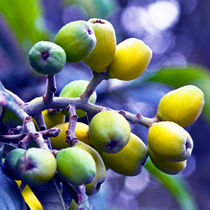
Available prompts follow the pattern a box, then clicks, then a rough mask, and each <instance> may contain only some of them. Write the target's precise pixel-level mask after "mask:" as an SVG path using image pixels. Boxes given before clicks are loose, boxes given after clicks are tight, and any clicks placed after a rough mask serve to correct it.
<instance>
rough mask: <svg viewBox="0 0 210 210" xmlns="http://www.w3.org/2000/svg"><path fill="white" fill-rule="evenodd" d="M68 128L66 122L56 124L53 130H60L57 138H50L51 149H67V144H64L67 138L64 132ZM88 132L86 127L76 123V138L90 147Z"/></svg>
mask: <svg viewBox="0 0 210 210" xmlns="http://www.w3.org/2000/svg"><path fill="white" fill-rule="evenodd" d="M68 127H69V123H68V122H67V123H62V124H58V125H56V126H55V128H57V129H60V133H59V135H58V136H56V137H51V138H50V140H51V143H52V146H53V148H55V149H63V148H67V147H69V143H67V142H66V136H67V134H66V131H67V130H68ZM88 130H89V127H88V125H86V124H84V123H81V122H77V124H76V128H75V135H76V137H77V138H78V139H79V140H80V141H82V142H84V143H86V144H89V145H90V139H89V137H88Z"/></svg>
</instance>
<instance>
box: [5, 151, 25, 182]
mask: <svg viewBox="0 0 210 210" xmlns="http://www.w3.org/2000/svg"><path fill="white" fill-rule="evenodd" d="M25 152H26V150H24V149H20V148H17V149H13V150H12V151H10V152H9V153H8V154H7V156H6V158H5V169H6V170H7V171H8V172H9V174H10V175H11V176H12V177H13V178H14V179H16V180H19V179H20V177H19V176H18V173H17V171H16V165H17V161H18V159H19V158H20V157H21V156H22V155H24V154H25Z"/></svg>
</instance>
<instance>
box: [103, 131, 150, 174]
mask: <svg viewBox="0 0 210 210" xmlns="http://www.w3.org/2000/svg"><path fill="white" fill-rule="evenodd" d="M101 156H102V159H103V160H104V162H105V164H106V166H108V167H109V168H110V169H112V170H113V171H115V172H117V173H120V174H123V175H126V176H135V175H137V174H139V173H140V172H141V167H142V165H143V164H144V163H145V161H146V158H147V156H148V151H147V147H146V145H145V144H144V142H143V141H142V140H141V139H140V138H139V137H138V136H136V135H135V134H133V133H131V136H130V139H129V141H128V143H127V145H126V146H125V147H124V148H123V149H122V150H121V151H120V152H118V153H115V154H110V153H106V152H102V153H101Z"/></svg>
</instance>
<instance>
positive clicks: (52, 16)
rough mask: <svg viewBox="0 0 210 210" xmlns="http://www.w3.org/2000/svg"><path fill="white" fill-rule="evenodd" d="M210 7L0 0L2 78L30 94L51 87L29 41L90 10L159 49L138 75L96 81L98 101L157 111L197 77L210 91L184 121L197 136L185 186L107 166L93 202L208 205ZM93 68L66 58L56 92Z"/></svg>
mask: <svg viewBox="0 0 210 210" xmlns="http://www.w3.org/2000/svg"><path fill="white" fill-rule="evenodd" d="M209 11H210V1H204V0H200V1H199V0H167V1H166V0H156V1H155V0H141V1H139V0H1V1H0V80H1V81H2V83H3V84H4V86H5V87H6V88H7V89H9V90H11V91H13V92H14V93H16V94H17V95H19V96H20V97H21V98H22V99H24V100H25V101H29V100H31V99H33V98H34V97H37V96H40V95H42V94H43V93H44V90H45V78H44V77H42V76H40V75H38V74H35V73H34V72H33V71H32V69H31V68H30V67H29V64H28V60H27V53H28V51H29V49H30V48H31V46H32V45H33V44H34V43H35V42H37V41H40V40H51V41H53V39H54V37H55V34H56V33H57V32H58V30H59V28H61V27H62V26H63V25H64V24H66V23H68V22H70V21H74V20H88V19H89V18H91V17H96V18H104V19H107V20H109V21H110V22H111V23H112V24H113V26H114V28H115V30H116V35H117V41H118V43H119V42H121V41H122V40H124V39H126V38H129V37H136V38H139V39H142V40H143V41H144V42H145V43H146V44H148V45H149V46H150V47H151V48H152V50H153V58H152V61H151V64H150V65H149V67H148V68H147V70H146V71H145V73H144V74H143V75H142V76H141V77H140V78H138V79H136V80H134V81H132V82H124V81H119V80H110V81H105V82H103V83H102V84H101V85H100V86H99V87H98V89H97V94H98V99H97V103H98V104H103V105H106V106H109V107H111V108H114V109H125V110H128V111H131V112H133V113H137V112H140V113H142V114H144V115H145V116H148V117H153V116H154V115H155V113H156V109H157V105H158V102H159V100H160V98H161V97H162V96H163V95H164V94H165V93H167V92H168V91H170V90H172V89H174V88H177V87H180V86H183V85H186V84H194V85H197V86H198V87H200V88H201V89H202V90H203V91H204V93H205V100H206V105H205V108H204V112H203V114H202V116H201V117H200V118H199V119H198V120H197V121H196V122H195V123H194V124H193V125H191V126H189V127H188V128H186V129H187V130H188V131H189V132H190V134H191V136H192V138H193V139H194V145H195V146H194V150H193V155H192V157H191V158H190V159H189V161H188V166H187V168H186V169H185V170H184V171H183V172H182V173H181V174H179V175H178V176H176V177H175V179H173V178H172V180H173V183H172V185H174V183H175V184H177V186H178V187H182V188H180V189H181V190H180V191H181V193H179V192H178V193H177V192H176V190H174V189H175V188H173V186H172V187H169V186H170V180H169V183H167V181H166V182H164V183H165V184H162V183H161V181H160V180H159V179H158V178H157V177H154V176H152V175H150V174H149V173H148V172H147V171H146V170H145V169H143V171H142V173H141V174H140V175H138V176H136V177H124V176H121V175H119V174H117V173H114V172H112V171H110V170H109V171H108V177H107V180H106V182H105V184H104V185H103V186H102V189H101V191H100V192H99V193H98V194H97V195H95V196H92V197H90V201H91V203H92V205H93V206H94V209H96V210H98V209H99V210H108V209H113V210H126V209H133V210H156V209H161V210H168V209H170V210H173V209H174V210H175V209H189V210H191V209H201V210H203V209H205V210H208V209H210V200H209V196H210V187H209V186H210V178H209V177H210V167H209V162H210V155H209V150H210V141H209V140H210V124H209V123H210V73H209V70H208V69H209V68H210V59H209V47H210V27H209V25H210V12H209ZM91 75H92V74H91V70H90V69H89V67H87V66H86V65H85V64H84V63H82V62H81V63H76V64H69V63H68V64H67V65H66V66H65V69H64V70H63V71H62V72H61V73H59V74H58V75H57V77H56V79H57V86H58V91H57V95H58V94H59V93H60V91H61V89H62V88H63V87H64V86H65V85H66V84H67V83H69V82H70V81H72V80H75V79H87V80H89V79H90V78H91ZM132 131H133V132H134V133H136V134H137V135H138V136H140V137H141V138H142V139H143V140H144V141H145V142H146V139H147V129H146V128H144V127H142V126H140V125H132ZM176 178H177V179H176ZM174 180H176V181H177V180H179V181H180V180H181V181H182V182H181V184H180V182H175V181H174ZM188 202H190V203H189V205H188ZM187 206H188V208H187Z"/></svg>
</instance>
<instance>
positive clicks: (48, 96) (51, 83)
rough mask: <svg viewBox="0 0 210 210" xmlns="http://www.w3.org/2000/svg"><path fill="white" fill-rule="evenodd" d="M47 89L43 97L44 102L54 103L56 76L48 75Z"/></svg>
mask: <svg viewBox="0 0 210 210" xmlns="http://www.w3.org/2000/svg"><path fill="white" fill-rule="evenodd" d="M46 78H47V84H46V86H47V88H46V92H45V94H44V96H43V99H44V102H45V103H46V104H47V103H51V102H52V101H53V97H54V94H55V92H56V89H57V88H56V81H55V75H47V76H46Z"/></svg>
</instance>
